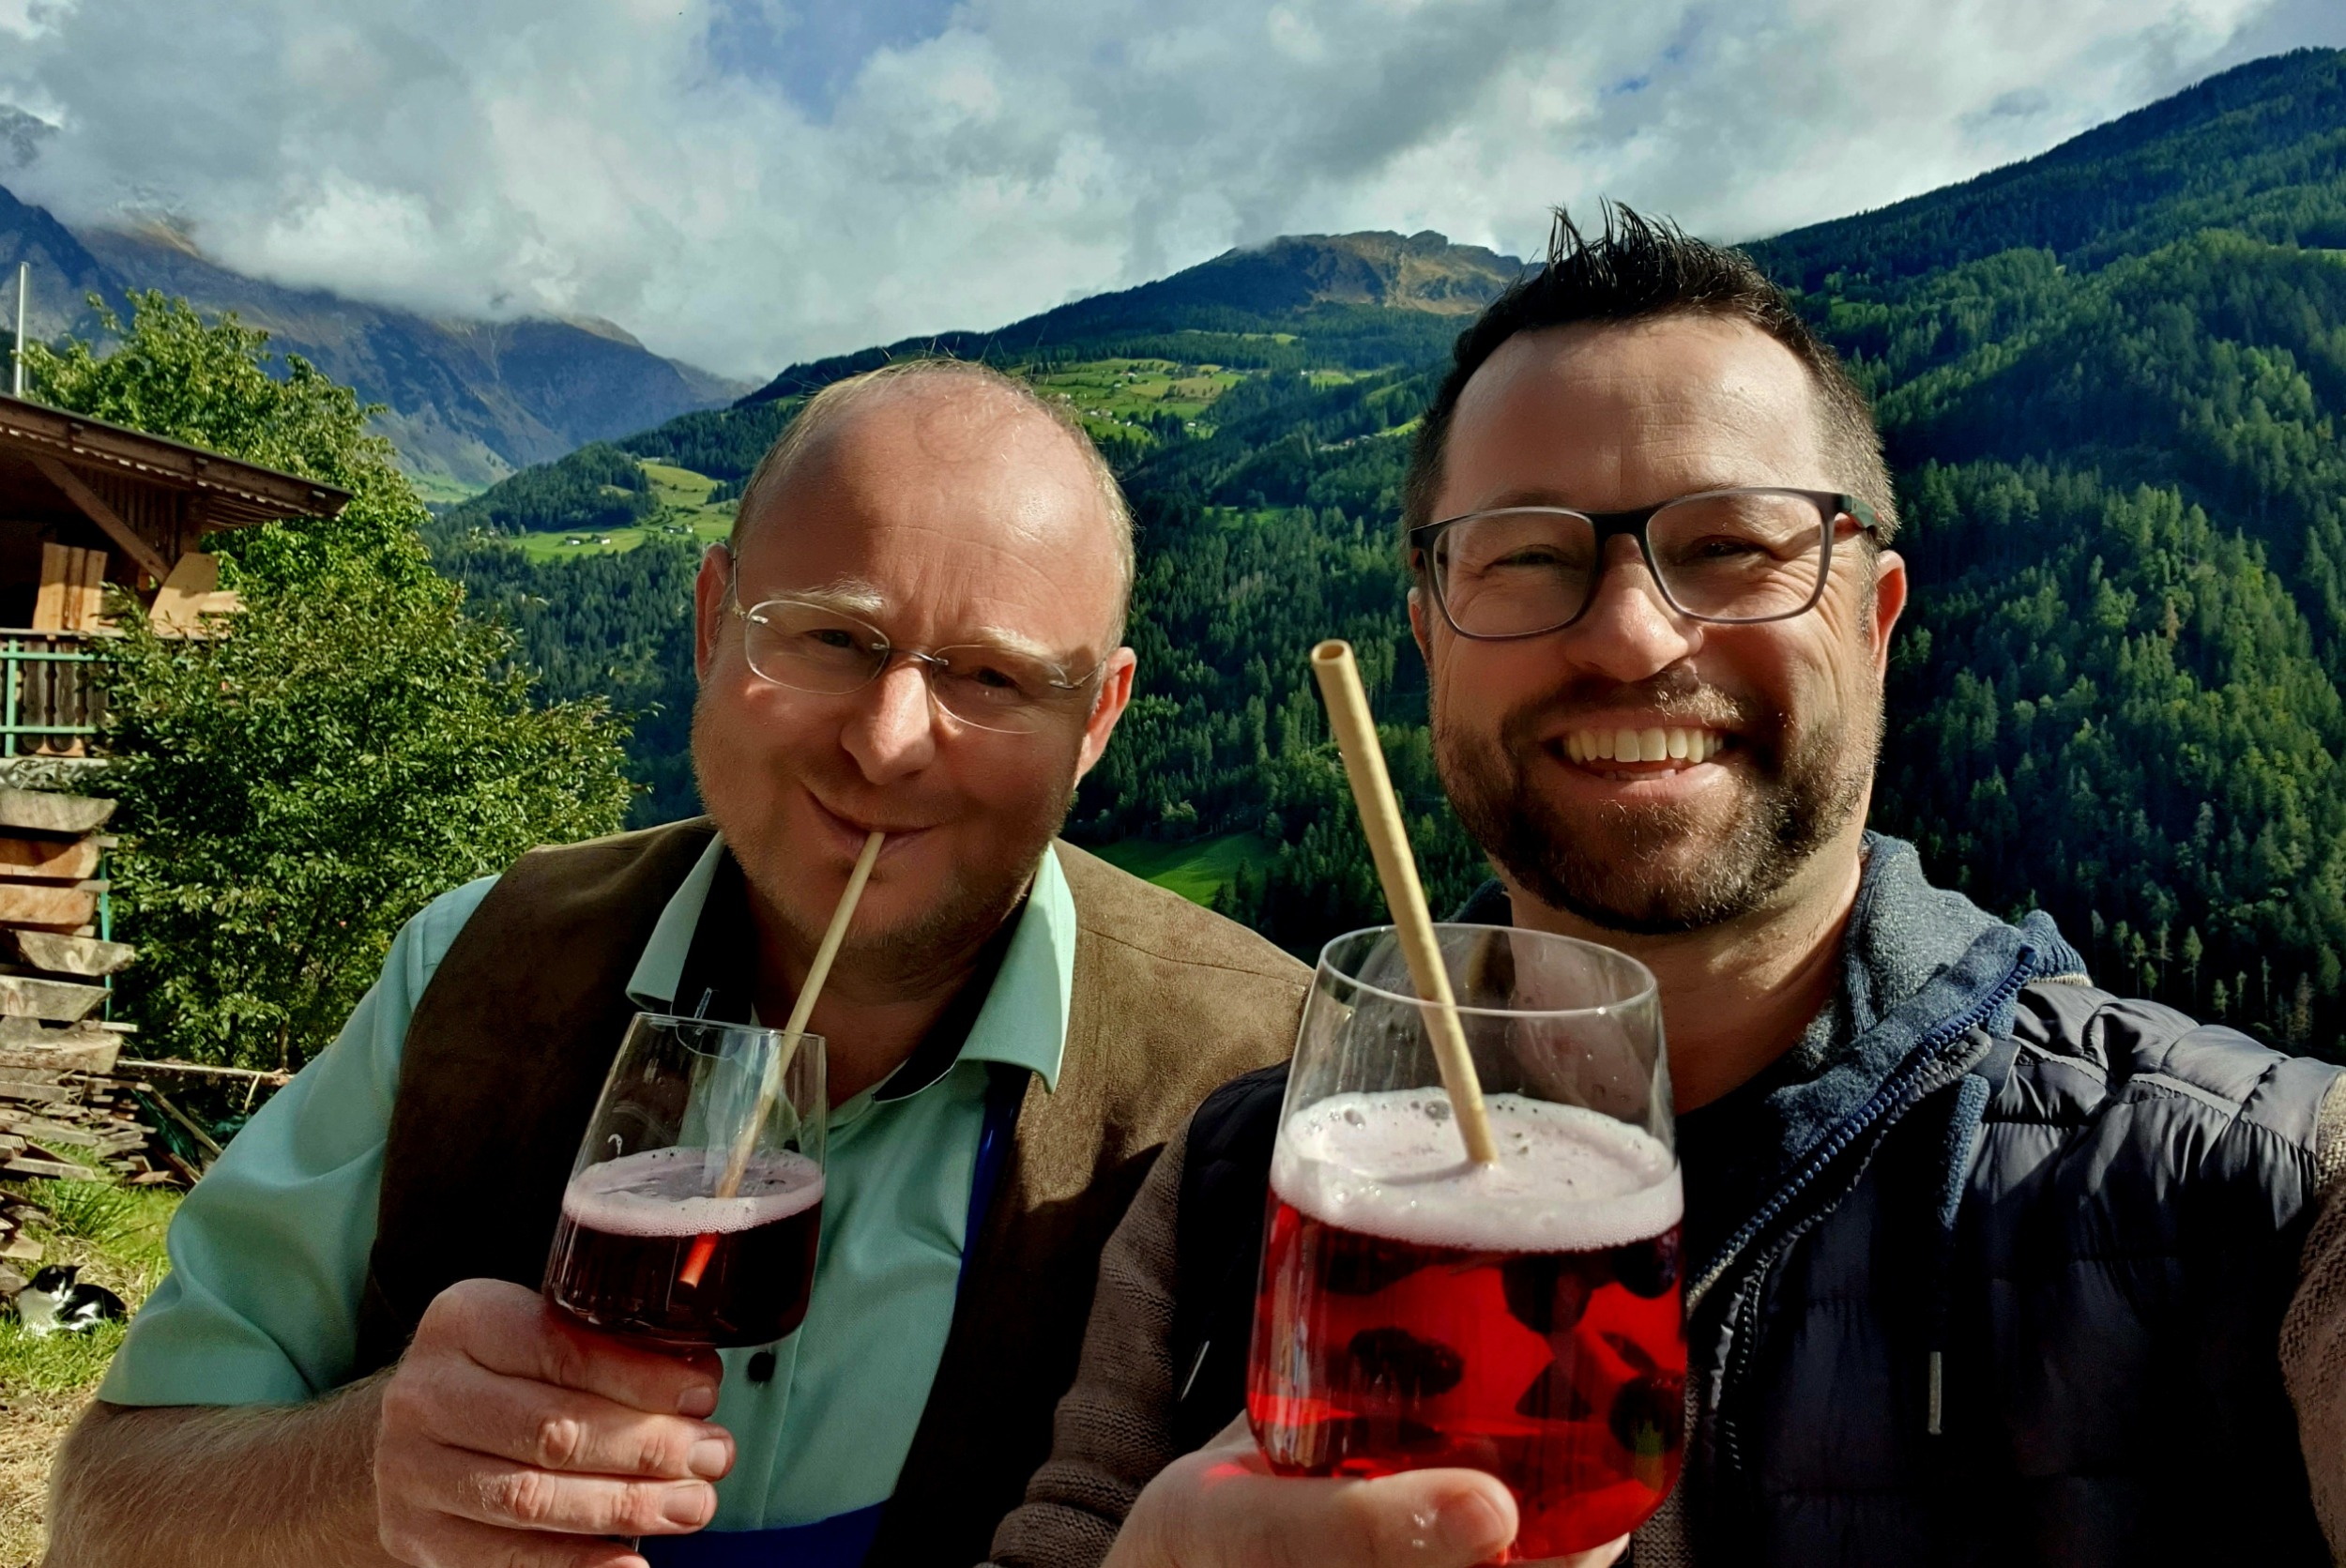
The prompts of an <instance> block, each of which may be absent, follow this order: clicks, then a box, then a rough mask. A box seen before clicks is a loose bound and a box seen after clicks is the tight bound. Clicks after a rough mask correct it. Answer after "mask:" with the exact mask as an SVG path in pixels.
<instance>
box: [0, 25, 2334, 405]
mask: <svg viewBox="0 0 2346 1568" xmlns="http://www.w3.org/2000/svg"><path fill="white" fill-rule="evenodd" d="M2305 43H2321V44H2329V45H2346V5H2340V4H2338V0H1718V3H1703V0H1276V3H1272V4H1265V0H961V3H958V4H956V3H952V0H605V3H602V4H561V3H551V4H550V3H548V0H242V3H239V4H236V5H226V4H221V3H220V0H0V106H9V105H12V106H14V108H15V109H16V110H18V111H21V112H22V113H23V114H30V115H32V116H35V117H36V118H37V119H38V120H39V121H41V122H43V123H44V124H45V125H47V126H49V127H53V128H54V129H53V130H48V131H39V132H38V133H37V134H34V135H30V136H27V135H24V134H22V129H23V126H24V122H23V121H22V120H17V121H15V122H14V123H15V124H16V125H17V126H18V127H19V129H20V133H19V134H17V135H15V136H13V137H10V136H8V135H5V134H0V184H5V185H7V186H8V188H9V189H11V190H15V191H16V192H17V193H18V194H19V195H20V196H21V197H23V198H24V199H25V200H28V201H34V202H38V203H40V204H42V205H44V206H48V207H50V208H51V209H52V210H53V211H54V212H56V213H57V214H58V215H59V216H60V217H62V218H64V219H66V220H67V221H69V222H76V223H84V222H104V221H121V220H125V219H154V218H163V219H168V220H170V221H175V222H177V223H178V224H180V225H181V226H183V228H184V229H185V230H186V232H187V233H188V234H189V235H190V236H191V237H192V238H193V239H194V241H195V242H196V243H197V244H198V245H199V246H200V247H201V248H202V249H203V250H204V251H206V253H207V254H209V255H211V256H212V257H214V258H215V259H217V260H219V261H221V262H222V263H224V264H226V265H228V266H234V267H236V268H238V269H240V270H243V271H248V272H252V273H256V274H260V275H263V276H267V277H269V278H272V279H276V280H278V281H281V282H292V283H297V284H318V285H324V286H328V287H331V288H335V289H339V290H342V291H344V292H346V293H350V294H354V295H358V296H361V297H369V298H376V299H384V300H390V301H396V302H399V303H403V304H407V305H412V306H417V307H420V308H423V309H426V310H430V311H434V312H461V313H480V312H495V313H504V314H512V313H526V312H576V313H588V314H594V315H600V316H605V317H608V318H610V319H612V320H615V321H617V322H619V323H621V324H622V325H624V326H626V327H628V328H630V329H631V330H632V331H633V332H635V333H636V334H637V335H638V336H640V337H641V338H643V339H644V340H645V341H646V342H647V343H650V344H651V345H652V346H653V347H655V348H657V349H659V350H660V351H662V352H663V353H668V354H673V355H678V356H680V357H682V358H687V359H691V360H693V361H695V362H698V363H700V364H704V365H707V366H708V367H710V368H711V369H715V370H720V371H724V372H726V373H733V374H737V375H741V376H763V375H765V374H767V373H770V372H771V371H773V370H775V369H778V368H779V367H780V366H781V365H783V364H784V363H785V362H787V361H789V360H791V359H794V358H805V357H808V356H811V355H815V354H820V353H827V352H832V351H836V350H840V349H845V348H852V347H857V346H861V345H862V344H865V343H874V342H881V341H886V340H890V339H893V338H898V337H903V336H906V335H909V334H913V333H918V332H925V331H932V330H937V329H940V328H944V327H990V326H996V325H999V324H1001V323H1003V322H1006V321H1009V320H1012V319H1014V318H1015V317H1018V316H1020V315H1024V314H1027V313H1029V312H1033V311H1037V310H1042V309H1045V308H1048V307H1050V306H1052V305H1056V304H1059V303H1060V302H1061V301H1063V300H1066V299H1069V298H1073V297H1080V296H1082V295H1086V294H1091V293H1096V292H1098V291H1100V290H1103V289H1108V288H1115V287H1120V286H1123V285H1127V284H1130V283H1134V282H1142V281H1144V280H1146V279H1149V278H1152V277H1157V276H1161V275H1163V274H1164V273H1165V272H1168V271H1171V270H1173V269H1175V268H1177V267H1181V266H1187V265H1190V264H1192V263H1195V262H1197V261H1200V260H1203V259H1205V258H1206V257H1208V256H1211V255H1213V254H1215V253H1216V252H1218V251H1222V250H1225V249H1226V248H1227V247H1229V246H1232V245H1236V244H1245V243H1249V242H1252V241H1257V240H1261V239H1265V238H1269V237H1271V236H1274V235H1279V234H1294V233H1309V232H1335V231H1343V230H1350V229H1366V228H1382V229H1397V230H1400V231H1403V232H1405V233H1406V232H1410V231H1414V230H1417V229H1423V228H1434V229H1440V230H1441V231H1442V232H1444V233H1445V234H1448V235H1450V236H1452V237H1453V238H1456V239H1462V240H1470V241H1474V242H1478V243H1483V244H1489V245H1493V246H1497V247H1499V248H1501V249H1503V250H1508V251H1516V252H1517V253H1522V252H1525V251H1530V250H1531V249H1533V248H1535V247H1536V246H1537V245H1538V244H1539V243H1540V240H1541V237H1542V236H1543V235H1544V233H1545V230H1546V217H1545V210H1546V207H1547V206H1549V205H1551V204H1554V203H1557V202H1563V203H1567V204H1585V203H1589V202H1592V201H1593V200H1594V199H1595V198H1596V197H1598V196H1600V195H1611V196H1616V197H1619V198H1621V199H1623V200H1625V201H1628V202H1630V203H1632V204H1633V205H1636V206H1643V207H1648V208H1650V209H1653V210H1657V211H1662V212H1667V213H1670V214H1673V215H1675V216H1677V217H1678V218H1680V219H1681V220H1682V221H1685V222H1686V223H1687V224H1688V225H1689V226H1690V227H1693V228H1695V229H1697V230H1699V231H1700V232H1703V233H1705V234H1709V235H1712V236H1717V237H1726V238H1741V237H1747V236H1755V235H1760V234H1765V233H1770V232H1774V231H1775V230H1778V229H1782V228H1786V227H1790V226H1791V225H1794V224H1798V223H1802V222H1805V221H1812V220H1816V219H1821V218H1829V217H1834V216H1836V215H1839V214H1841V213H1845V212H1849V211H1851V210H1854V209H1857V208H1862V207H1866V206H1880V205H1881V204H1882V203H1884V202H1889V201H1894V200H1897V198H1899V197H1902V196H1907V195H1912V194H1913V193H1915V192H1918V191H1922V190H1928V189H1930V188H1932V187H1934V186H1938V185H1942V184H1944V183H1946V182H1947V181H1949V180H1954V179H1959V178H1962V177H1964V176H1966V175H1972V174H1975V173H1977V172H1979V171H1980V170H1982V169H1986V168H1989V167H1993V166H1994V165H1996V164H1999V163H2003V162H2006V161H2009V160H2012V159H2015V158H2020V157H2025V156H2028V155H2030V154H2033V153H2035V152H2039V151H2042V150H2043V149H2045V148H2046V147H2049V146H2050V145H2053V144H2055V143H2057V142H2059V141H2061V140H2062V139H2064V137H2067V136H2069V135H2071V134H2073V133H2074V132H2076V131H2078V130H2080V129H2084V128H2086V127H2088V126H2090V125H2093V124H2095V123H2096V122H2098V121H2101V120H2104V119H2107V118H2109V117H2110V116H2112V115H2114V114H2120V113H2123V112H2125V110H2128V109H2131V108H2135V107H2138V106H2140V104H2143V103H2145V102H2148V101H2150V100H2152V99H2156V98H2159V97H2162V96H2164V95H2165V94H2167V93H2170V92H2171V91H2173V90H2175V89H2176V88H2178V87H2180V86H2183V85H2185V84H2188V83H2189V82H2191V81H2193V80H2195V79H2197V78H2199V77H2201V76H2203V75H2205V74H2207V73H2208V72H2210V71H2211V70H2214V69H2221V68H2222V67H2224V66H2226V65H2230V64H2233V63H2236V62H2238V61H2240V60H2243V59H2248V58H2252V57H2254V56H2256V55H2258V54H2262V53H2273V52H2275V51H2277V50H2280V49H2285V48H2290V47H2293V46H2295V45H2298V44H2305ZM0 118H6V116H5V114H0ZM0 129H5V128H0ZM27 153H29V154H30V156H29V158H27V157H26V154H27Z"/></svg>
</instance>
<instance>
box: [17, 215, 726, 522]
mask: <svg viewBox="0 0 2346 1568" xmlns="http://www.w3.org/2000/svg"><path fill="white" fill-rule="evenodd" d="M19 260H29V261H31V262H32V263H33V266H34V288H33V295H32V301H33V304H32V312H31V319H30V321H29V322H28V324H27V331H28V333H29V334H30V335H32V336H34V337H36V338H39V339H44V340H54V339H55V338H57V337H59V336H62V335H64V334H66V333H68V332H70V333H73V334H75V335H77V336H83V337H96V336H99V334H100V331H101V328H100V325H99V322H98V320H97V318H96V316H95V315H94V313H93V312H91V311H90V310H89V309H88V308H87V306H86V304H85V303H84V300H85V299H86V297H87V296H89V295H93V294H95V295H98V296H99V297H101V298H103V299H104V300H105V301H106V302H107V304H108V306H109V307H110V308H112V309H114V311H115V312H117V313H119V312H121V311H122V310H123V309H124V308H125V306H126V302H127V299H128V297H129V295H130V294H131V293H133V292H135V291H140V290H145V289H160V291H162V292H163V293H165V294H169V295H179V296H184V297H186V298H187V299H188V300H189V301H190V303H192V304H194V305H196V306H197V307H198V308H200V309H203V310H206V311H215V312H217V311H234V312H236V314H237V315H238V316H239V317H241V318H242V319H243V320H244V321H245V322H246V323H247V325H249V326H253V327H262V328H264V329H266V330H267V331H268V333H269V334H270V339H271V343H270V346H271V347H272V348H273V349H275V350H276V351H277V352H279V353H281V354H298V355H300V356H301V357H302V358H305V359H308V360H309V361H310V362H311V363H312V364H314V365H316V366H317V367H318V369H320V370H321V371H323V372H325V373H327V374H328V375H330V376H332V377H333V378H334V379H335V380H337V381H340V382H343V383H344V384H346V385H349V386H352V387H355V388H358V393H359V396H360V397H361V398H362V399H364V400H365V401H367V402H370V403H380V404H383V405H384V408H383V412H382V413H380V414H378V415H377V416H376V419H375V428H376V429H377V430H378V431H379V432H380V433H381V434H384V435H386V436H388V437H389V438H390V440H391V442H392V444H393V445H394V446H396V447H397V448H398V449H399V450H400V453H401V456H402V458H403V460H404V463H405V464H406V465H407V466H408V468H409V471H410V472H411V473H414V474H415V475H416V476H417V477H418V478H419V480H421V481H423V482H424V483H425V484H426V486H427V487H428V488H432V489H442V490H445V489H454V490H457V491H459V492H462V491H469V490H477V489H479V488H480V487H481V486H483V485H486V484H491V483H495V481H496V480H500V479H502V478H504V477H505V476H506V475H508V474H510V473H512V472H514V471H516V470H519V469H522V468H526V467H527V466H529V465H530V464H536V463H542V462H546V461H548V460H551V459H554V458H557V457H560V456H562V455H563V454H565V453H567V452H569V451H571V450H574V449H577V448H578V447H580V446H582V445H585V444H587V443H588V442H592V441H596V440H601V439H604V438H606V437H609V436H614V435H622V434H627V433H629V432H631V431H634V430H639V429H641V428H643V426H644V425H645V423H646V422H647V420H648V421H650V422H657V421H658V420H660V419H666V418H671V417H673V416H675V415H678V414H683V413H689V412H691V411H693V410H694V409H697V408H708V407H715V406H719V405H721V404H723V403H728V402H731V401H732V400H733V399H734V398H736V397H738V396H739V395H740V393H741V392H742V390H743V389H744V388H745V386H746V384H745V383H742V382H737V381H732V380H729V379H727V378H724V377H722V376H718V375H715V374H713V373H709V372H707V371H704V370H701V369H699V368H698V367H696V366H693V365H689V364H685V363H683V362H682V361H679V360H674V359H668V358H663V357H662V356H660V355H657V354H654V353H652V352H651V351H650V350H648V349H647V348H646V347H645V346H644V345H643V344H642V343H640V342H638V341H637V340H636V339H635V337H634V336H633V335H632V333H630V332H628V331H627V330H626V329H625V328H623V327H619V326H618V325H617V324H616V323H612V322H606V321H601V320H598V319H584V320H581V319H561V318H556V317H543V316H540V317H520V318H517V319H514V320H510V321H489V320H468V319H465V318H435V317H431V316H426V315H423V314H421V313H419V312H413V311H408V310H404V309H401V308H399V307H396V306H388V305H377V304H373V303H370V302H367V301H363V300H358V299H354V298H351V297H347V296H343V295H338V294H335V293H333V292H331V291H329V290H326V289H303V288H295V287H291V286H288V285H285V284H280V283H273V282H267V281H266V280H263V279H257V278H251V277H248V276H246V275H244V274H241V273H238V272H235V271H233V270H231V269H229V268H227V267H224V266H220V265H219V264H218V263H216V262H213V261H212V260H211V259H210V258H208V257H206V256H205V255H204V254H203V252H202V251H201V250H200V249H199V248H197V247H196V246H195V245H194V244H192V243H191V242H190V240H189V238H188V237H187V236H185V235H184V234H181V233H179V232H178V231H176V230H175V229H173V228H171V227H170V226H169V225H167V224H159V223H145V224H131V225H115V226H99V225H91V226H87V227H85V228H83V229H81V230H78V231H77V230H75V229H73V228H71V227H69V225H67V224H65V223H63V222H61V221H58V220H57V219H56V218H55V217H53V215H52V214H50V213H49V212H48V211H46V210H45V209H43V208H41V207H38V206H33V205H31V204H29V203H26V202H23V201H21V200H20V199H18V198H17V197H16V196H15V195H14V194H13V193H12V192H10V191H8V190H7V189H6V188H4V187H0V274H6V273H13V272H14V270H15V266H16V263H17V262H18V261H19Z"/></svg>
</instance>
